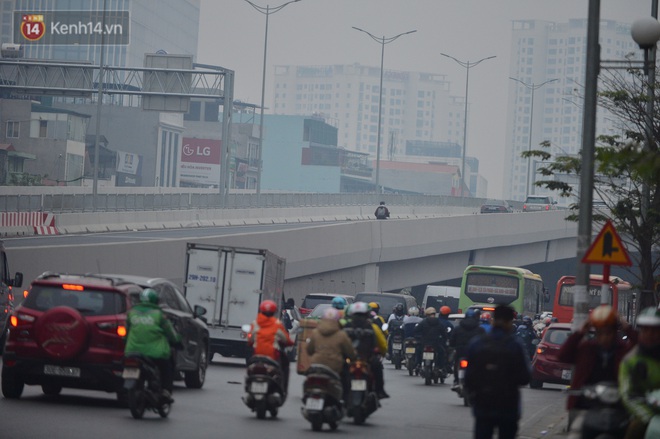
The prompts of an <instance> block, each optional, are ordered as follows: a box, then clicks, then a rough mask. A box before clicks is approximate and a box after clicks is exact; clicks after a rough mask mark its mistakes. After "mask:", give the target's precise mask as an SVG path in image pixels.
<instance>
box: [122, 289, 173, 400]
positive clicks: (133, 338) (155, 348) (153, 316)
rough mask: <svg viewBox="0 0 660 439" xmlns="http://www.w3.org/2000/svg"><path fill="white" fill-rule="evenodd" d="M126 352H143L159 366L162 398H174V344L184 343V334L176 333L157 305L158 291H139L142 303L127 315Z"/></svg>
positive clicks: (128, 353) (141, 353)
mask: <svg viewBox="0 0 660 439" xmlns="http://www.w3.org/2000/svg"><path fill="white" fill-rule="evenodd" d="M126 329H127V331H128V335H127V338H126V347H125V349H124V353H125V355H127V356H128V355H131V354H139V355H143V356H145V357H147V358H149V359H150V360H152V361H153V362H154V364H156V366H158V370H159V372H160V383H161V388H162V389H163V398H164V399H165V400H167V401H168V402H173V400H172V386H173V385H172V382H173V380H174V372H173V369H174V367H173V365H172V349H171V346H174V347H180V346H181V336H180V335H179V334H177V332H176V331H175V330H174V327H173V326H172V323H170V321H169V320H167V317H165V314H164V313H163V311H162V310H161V309H160V307H159V306H158V293H157V292H156V290H154V289H152V288H145V289H144V290H142V292H141V293H140V303H139V304H137V305H135V306H133V308H131V310H130V311H129V312H128V315H127V316H126Z"/></svg>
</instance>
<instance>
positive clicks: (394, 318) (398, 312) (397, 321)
mask: <svg viewBox="0 0 660 439" xmlns="http://www.w3.org/2000/svg"><path fill="white" fill-rule="evenodd" d="M405 317H406V310H405V308H404V307H403V304H402V303H397V304H396V305H394V307H393V308H392V314H390V316H389V317H388V319H387V332H388V334H387V352H388V354H389V355H390V357H389V358H392V357H391V356H392V335H393V334H394V333H397V332H399V333H401V332H403V319H404V318H405ZM401 335H403V334H401Z"/></svg>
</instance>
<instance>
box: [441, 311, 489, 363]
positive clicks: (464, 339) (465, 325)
mask: <svg viewBox="0 0 660 439" xmlns="http://www.w3.org/2000/svg"><path fill="white" fill-rule="evenodd" d="M485 333H486V331H485V330H484V328H482V327H481V326H480V325H479V320H477V319H475V318H469V317H467V318H464V319H462V320H461V321H460V323H459V324H458V327H457V328H456V329H454V330H453V331H452V332H451V334H450V336H449V346H451V347H452V348H454V349H455V350H456V358H461V357H464V356H465V355H466V354H467V347H468V345H469V344H470V341H472V339H473V338H474V337H476V336H477V335H482V334H485Z"/></svg>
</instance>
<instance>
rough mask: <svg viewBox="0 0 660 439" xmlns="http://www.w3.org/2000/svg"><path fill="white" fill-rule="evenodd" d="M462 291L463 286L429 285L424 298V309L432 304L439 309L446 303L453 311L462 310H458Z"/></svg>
mask: <svg viewBox="0 0 660 439" xmlns="http://www.w3.org/2000/svg"><path fill="white" fill-rule="evenodd" d="M460 293H461V287H450V286H447V285H427V286H426V292H425V293H424V299H423V300H422V309H426V308H427V307H429V306H432V307H433V308H435V309H436V311H437V310H439V309H440V307H441V306H445V305H446V306H448V307H450V308H451V312H453V313H457V312H460V311H458V297H459V295H460Z"/></svg>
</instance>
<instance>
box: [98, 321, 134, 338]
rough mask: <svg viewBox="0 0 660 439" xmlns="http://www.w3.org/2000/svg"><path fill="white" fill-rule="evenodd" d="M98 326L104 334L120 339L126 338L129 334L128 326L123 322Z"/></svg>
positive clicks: (103, 323) (102, 323)
mask: <svg viewBox="0 0 660 439" xmlns="http://www.w3.org/2000/svg"><path fill="white" fill-rule="evenodd" d="M96 326H97V327H98V328H99V329H100V330H101V331H103V332H109V333H111V334H116V335H118V336H120V337H126V334H127V330H126V325H123V324H122V323H121V322H116V321H112V322H98V323H97V324H96Z"/></svg>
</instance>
